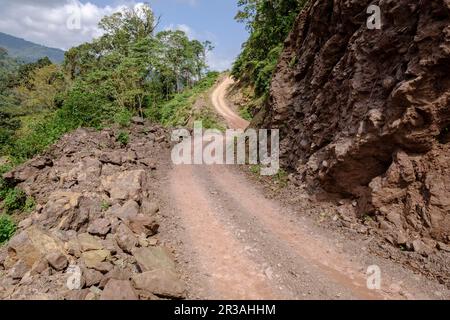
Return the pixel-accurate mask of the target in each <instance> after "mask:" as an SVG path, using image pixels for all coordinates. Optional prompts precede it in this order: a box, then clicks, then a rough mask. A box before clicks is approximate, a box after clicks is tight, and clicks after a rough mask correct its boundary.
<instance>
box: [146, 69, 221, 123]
mask: <svg viewBox="0 0 450 320" xmlns="http://www.w3.org/2000/svg"><path fill="white" fill-rule="evenodd" d="M219 76H220V73H218V72H209V73H208V74H207V75H206V77H205V78H204V79H202V80H201V81H199V82H198V83H197V84H196V85H195V86H194V87H193V88H191V89H187V90H185V91H183V92H181V93H178V94H176V95H175V96H174V97H173V98H172V99H171V100H170V101H168V102H166V103H163V104H162V105H161V107H160V108H159V109H158V110H157V112H154V111H153V110H151V111H150V112H149V117H150V118H152V119H154V120H155V121H157V122H160V123H162V124H164V125H166V126H170V127H177V126H186V125H188V123H189V122H192V121H202V122H203V127H204V128H206V129H213V128H214V129H224V128H223V126H222V125H221V124H220V123H219V120H218V117H217V115H216V114H215V113H214V112H213V110H212V109H211V108H209V107H208V106H202V107H201V108H199V109H196V108H195V104H196V102H197V101H199V100H200V99H201V98H203V97H204V100H205V103H209V90H210V89H211V88H212V87H213V86H214V85H215V84H216V82H217V80H218V79H219Z"/></svg>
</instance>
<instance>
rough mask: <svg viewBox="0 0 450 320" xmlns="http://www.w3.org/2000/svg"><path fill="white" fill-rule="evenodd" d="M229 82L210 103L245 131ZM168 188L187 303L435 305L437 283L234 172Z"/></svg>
mask: <svg viewBox="0 0 450 320" xmlns="http://www.w3.org/2000/svg"><path fill="white" fill-rule="evenodd" d="M232 83H233V80H232V79H230V78H225V79H224V81H223V82H222V83H220V84H219V85H218V86H217V88H216V89H215V90H214V92H213V94H212V97H211V99H212V102H213V104H214V107H215V109H216V110H217V112H218V113H219V114H220V115H222V116H223V117H224V119H225V120H226V121H227V123H228V126H229V127H230V128H233V129H244V128H246V127H247V126H248V122H247V121H245V120H243V119H241V118H240V117H239V116H238V115H236V114H235V113H234V112H233V111H232V110H231V109H230V107H229V106H228V104H227V103H226V98H225V95H226V91H227V89H228V88H229V86H230V85H231V84H232ZM165 185H166V188H167V190H165V192H163V193H162V194H163V195H164V196H165V197H167V198H166V201H165V203H167V204H168V206H169V207H168V208H167V210H170V211H171V212H172V214H169V215H168V216H170V217H172V218H171V219H173V221H174V222H173V223H174V225H175V226H176V227H175V230H176V232H174V233H173V238H174V239H175V240H176V241H177V243H179V244H180V246H181V249H180V250H179V252H180V256H179V262H180V265H181V266H183V267H182V269H183V270H182V271H183V274H184V275H185V278H186V279H187V284H188V288H189V298H191V299H226V300H227V299H232V300H234V299H250V300H260V299H262V300H272V299H330V300H331V299H430V298H436V293H435V292H437V291H438V290H437V289H436V287H435V285H434V284H429V282H428V281H426V279H424V278H422V277H420V276H416V275H411V273H410V271H409V270H404V268H402V267H401V266H399V265H396V264H394V263H391V262H389V261H385V260H380V259H379V258H378V257H376V256H373V255H371V254H369V253H368V252H367V251H366V250H362V247H364V246H365V245H366V244H357V245H355V243H354V240H353V239H348V238H342V237H340V236H339V237H338V238H337V237H336V235H334V234H329V232H328V231H327V230H323V229H321V228H320V227H318V226H317V225H316V221H315V220H313V219H310V218H308V217H307V216H304V215H302V214H301V212H298V211H297V209H296V208H291V207H288V206H286V205H284V204H282V203H279V202H277V201H275V200H271V199H267V198H266V197H265V195H264V191H263V190H262V189H261V188H260V187H259V186H258V185H255V184H254V182H251V181H249V180H248V179H247V177H246V176H245V175H244V174H242V172H241V171H240V170H238V169H236V168H233V166H223V165H222V166H220V165H212V166H208V165H179V166H174V167H173V169H172V170H171V172H169V174H168V183H167V184H165ZM347 244H348V245H347ZM350 244H351V245H350ZM352 248H353V249H352ZM349 250H350V251H349ZM372 265H377V266H378V265H379V266H380V268H381V269H382V275H383V277H382V279H383V280H382V288H381V290H370V289H369V288H368V286H367V273H366V272H367V270H368V267H369V266H372ZM444 297H448V295H447V293H445V295H444Z"/></svg>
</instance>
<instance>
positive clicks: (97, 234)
mask: <svg viewBox="0 0 450 320" xmlns="http://www.w3.org/2000/svg"><path fill="white" fill-rule="evenodd" d="M165 137H166V133H165V131H164V130H163V129H162V128H160V127H150V126H148V125H146V124H144V123H143V122H142V121H139V122H138V123H137V124H136V125H134V126H133V127H132V128H130V143H129V145H128V146H127V147H122V146H121V145H120V144H119V143H118V142H116V138H115V130H114V129H108V130H103V131H100V132H98V131H93V130H86V129H79V130H77V131H75V132H74V133H72V134H70V135H67V136H65V137H64V138H62V139H61V140H60V142H58V143H57V144H56V145H54V146H53V147H52V148H51V149H50V150H48V151H47V152H46V153H45V154H43V155H42V156H39V157H37V158H35V159H33V160H31V161H30V162H28V163H26V164H25V165H23V166H21V167H19V168H17V169H16V170H14V171H13V172H10V173H7V174H6V175H5V178H6V179H7V180H8V181H9V182H10V183H13V184H17V185H18V187H20V188H22V189H23V190H25V191H26V192H27V194H29V195H31V196H33V197H34V198H35V199H36V200H37V203H38V205H37V206H36V209H35V211H34V212H33V213H32V214H31V215H30V217H28V218H27V219H25V220H23V221H22V222H21V223H20V225H19V230H18V232H17V233H16V235H15V236H14V237H13V238H12V239H11V240H10V242H9V243H8V244H7V245H6V246H4V247H3V248H0V298H3V299H106V300H111V299H131V300H133V299H159V298H175V299H179V298H183V297H184V296H185V287H184V284H183V282H182V281H181V279H180V276H179V274H178V273H177V270H176V264H175V261H174V258H173V257H172V254H171V252H170V250H169V249H167V248H165V247H164V246H160V245H158V239H157V238H156V235H157V233H158V228H159V223H158V221H159V220H160V214H159V209H160V208H159V204H158V197H157V194H158V190H155V185H156V184H155V183H154V179H156V177H155V174H156V172H157V170H158V166H159V165H160V164H161V163H163V162H162V161H161V159H162V158H164V156H165V155H166V153H167V152H168V150H169V149H168V148H167V147H168V145H169V144H168V142H167V139H166V138H165ZM166 161H167V160H166ZM152 180H153V181H152Z"/></svg>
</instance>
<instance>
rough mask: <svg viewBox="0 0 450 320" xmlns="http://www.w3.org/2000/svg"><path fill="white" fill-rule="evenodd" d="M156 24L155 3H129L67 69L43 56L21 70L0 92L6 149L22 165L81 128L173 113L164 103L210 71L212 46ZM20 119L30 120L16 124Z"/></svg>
mask: <svg viewBox="0 0 450 320" xmlns="http://www.w3.org/2000/svg"><path fill="white" fill-rule="evenodd" d="M156 24H157V23H156V19H155V16H154V14H153V12H152V10H151V8H150V7H149V5H143V6H139V7H135V8H131V9H124V10H123V11H122V12H119V13H114V14H113V15H111V16H106V17H104V18H103V19H102V20H101V22H100V24H99V26H100V28H101V29H103V31H104V34H103V36H101V37H100V38H98V39H96V40H94V41H92V42H91V43H84V44H82V45H80V46H78V47H75V48H72V49H70V50H69V51H68V52H66V54H65V60H64V64H63V66H62V67H59V66H56V65H53V64H52V63H51V61H50V60H49V59H45V58H44V59H41V60H39V61H37V62H35V63H31V64H26V65H23V66H21V67H20V68H17V69H16V71H15V72H14V73H13V74H11V75H10V76H8V78H5V79H4V81H2V83H3V84H4V86H5V90H3V91H0V107H2V108H1V109H0V110H2V111H4V110H6V109H5V108H3V105H7V107H8V112H6V111H4V113H2V114H0V125H1V127H0V128H1V129H0V154H2V153H3V154H8V155H10V156H11V158H12V160H13V162H14V163H15V164H18V163H21V162H23V161H25V160H27V159H29V158H31V157H33V156H34V155H36V154H37V153H40V152H42V151H44V150H45V148H46V147H47V146H49V145H50V144H52V143H54V142H55V141H57V140H58V139H59V138H60V137H61V135H63V134H65V133H67V132H69V131H71V130H73V129H75V128H77V127H80V126H84V127H93V128H102V127H104V126H105V125H110V124H112V123H118V124H120V125H121V126H123V127H127V126H128V125H129V123H130V119H131V117H132V116H133V115H135V114H140V115H141V116H143V115H144V110H152V111H148V112H146V114H147V115H149V116H150V117H152V118H153V119H161V115H164V114H170V112H171V111H167V110H165V111H164V112H161V110H160V106H161V105H162V104H164V103H166V102H167V101H170V99H172V98H173V97H174V96H175V95H177V94H181V93H182V92H183V91H185V90H187V91H189V89H191V88H193V87H194V86H195V84H196V83H197V82H198V81H199V80H201V79H202V78H203V77H204V76H205V73H206V70H207V66H206V54H207V52H208V50H211V48H212V47H211V44H210V43H209V42H205V43H200V42H199V41H196V40H190V39H189V38H188V36H187V35H186V34H185V33H184V32H182V31H162V32H159V33H157V34H156V33H155V28H156ZM2 52H3V51H0V55H1V53H2ZM4 54H6V53H5V52H4ZM0 80H1V79H0ZM9 110H13V111H11V112H10V111H9ZM40 114H44V115H45V117H42V118H40V116H39V115H40ZM31 115H32V118H33V119H32V121H29V120H30V119H29V118H28V116H31ZM169 117H170V115H169ZM19 118H20V119H26V120H27V122H26V123H25V126H24V127H21V128H19V130H17V129H18V126H19V125H20V123H18V122H16V120H17V119H19ZM39 118H40V119H39Z"/></svg>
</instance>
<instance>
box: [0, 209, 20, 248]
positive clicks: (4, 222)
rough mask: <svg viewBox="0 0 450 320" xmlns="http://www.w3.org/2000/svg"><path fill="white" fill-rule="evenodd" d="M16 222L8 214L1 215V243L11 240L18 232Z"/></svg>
mask: <svg viewBox="0 0 450 320" xmlns="http://www.w3.org/2000/svg"><path fill="white" fill-rule="evenodd" d="M16 228H17V227H16V224H15V223H14V221H13V220H12V219H11V217H9V216H7V215H1V216H0V245H2V244H4V243H6V242H7V241H9V239H11V238H12V236H13V235H14V233H15V232H16Z"/></svg>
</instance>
